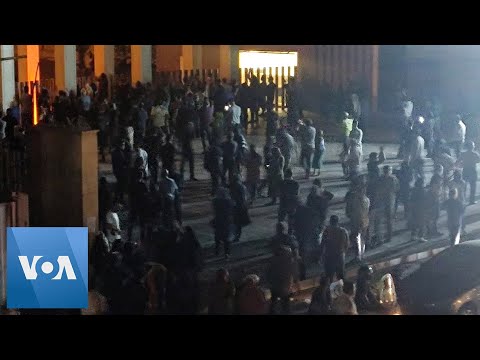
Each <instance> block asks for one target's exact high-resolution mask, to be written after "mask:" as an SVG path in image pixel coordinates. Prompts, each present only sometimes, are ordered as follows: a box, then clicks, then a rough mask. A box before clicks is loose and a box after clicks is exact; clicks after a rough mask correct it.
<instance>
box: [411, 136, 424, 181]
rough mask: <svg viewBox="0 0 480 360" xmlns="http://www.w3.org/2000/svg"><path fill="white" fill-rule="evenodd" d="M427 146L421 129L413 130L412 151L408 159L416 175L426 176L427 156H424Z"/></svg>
mask: <svg viewBox="0 0 480 360" xmlns="http://www.w3.org/2000/svg"><path fill="white" fill-rule="evenodd" d="M424 148H425V141H424V140H423V138H422V136H421V135H420V129H415V130H414V131H413V132H412V139H411V140H410V151H409V154H408V160H409V164H410V167H411V169H412V171H413V175H414V177H422V178H423V177H424V176H425V175H424V173H423V165H424V163H425V157H424V156H423V149H424Z"/></svg>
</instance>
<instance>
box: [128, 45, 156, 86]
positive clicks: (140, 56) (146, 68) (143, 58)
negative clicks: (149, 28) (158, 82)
mask: <svg viewBox="0 0 480 360" xmlns="http://www.w3.org/2000/svg"><path fill="white" fill-rule="evenodd" d="M131 53H132V63H131V64H132V85H133V86H135V83H136V82H137V81H140V82H141V83H147V82H151V81H152V45H131Z"/></svg>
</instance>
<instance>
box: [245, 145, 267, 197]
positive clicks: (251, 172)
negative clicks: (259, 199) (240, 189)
mask: <svg viewBox="0 0 480 360" xmlns="http://www.w3.org/2000/svg"><path fill="white" fill-rule="evenodd" d="M262 162H263V159H262V155H260V154H259V153H257V151H256V149H255V145H254V144H250V151H249V153H248V155H247V158H246V159H245V167H246V169H247V177H246V185H247V190H248V193H249V195H250V205H251V204H253V202H254V201H255V198H256V196H257V186H258V184H259V182H260V167H261V166H262Z"/></svg>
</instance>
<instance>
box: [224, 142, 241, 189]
mask: <svg viewBox="0 0 480 360" xmlns="http://www.w3.org/2000/svg"><path fill="white" fill-rule="evenodd" d="M222 150H223V176H222V182H223V184H224V185H226V177H225V175H226V174H227V171H228V179H229V182H231V181H232V179H233V175H234V174H235V169H236V159H237V151H238V144H237V143H236V142H235V141H234V140H233V134H232V133H229V134H228V135H227V140H226V141H224V142H223V143H222Z"/></svg>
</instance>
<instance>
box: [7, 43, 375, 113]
mask: <svg viewBox="0 0 480 360" xmlns="http://www.w3.org/2000/svg"><path fill="white" fill-rule="evenodd" d="M378 49H379V47H378V45H81V46H80V45H78V46H77V45H1V47H0V56H1V58H2V62H1V67H2V71H1V72H0V73H1V77H2V86H1V93H0V96H1V97H2V105H3V108H4V109H5V108H6V107H8V106H9V104H10V102H11V101H12V99H13V96H14V94H15V92H17V93H18V84H19V83H25V82H27V83H28V82H33V81H35V80H37V81H38V80H47V79H49V80H51V81H52V82H53V83H54V86H53V87H54V91H55V92H57V91H58V90H61V89H64V90H67V91H69V90H74V91H75V90H76V84H77V82H79V80H78V79H79V78H80V77H81V76H84V75H85V74H90V73H91V74H93V75H95V76H98V75H100V74H101V73H105V74H107V75H111V76H113V75H115V74H117V73H119V72H123V70H122V69H123V68H128V76H129V77H130V80H131V82H132V83H135V82H137V81H141V82H150V81H152V79H154V78H155V76H154V75H155V72H157V73H161V72H171V71H180V70H201V69H218V73H219V75H220V76H221V77H222V78H223V77H225V78H229V79H231V78H235V79H237V80H240V81H241V80H242V76H243V70H245V69H247V67H246V65H244V64H242V61H244V62H245V63H248V64H249V65H248V68H250V69H253V70H255V67H256V66H255V64H258V66H259V69H260V68H261V69H266V70H265V73H264V72H262V74H263V73H264V74H265V75H273V74H275V75H276V76H278V77H280V78H281V82H282V83H284V82H285V81H288V80H286V79H287V78H288V75H290V76H296V77H299V78H300V79H308V80H313V81H318V82H321V83H324V84H327V85H329V86H331V87H332V88H333V89H340V88H342V89H345V88H347V87H348V86H349V85H350V84H352V83H355V84H362V85H363V86H364V87H366V88H368V89H369V92H370V96H371V98H372V103H375V102H376V99H377V97H378V81H379V73H378V69H379V65H378V57H379V51H378ZM120 50H122V51H120ZM119 54H123V55H122V56H120V55H119ZM242 59H243V60H242ZM282 68H284V69H282ZM247 70H248V69H247ZM279 82H280V81H279ZM279 85H280V86H281V84H279Z"/></svg>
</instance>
